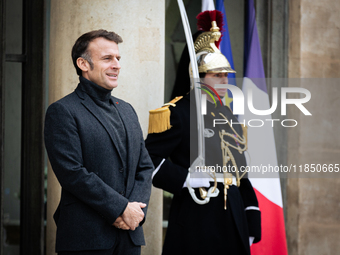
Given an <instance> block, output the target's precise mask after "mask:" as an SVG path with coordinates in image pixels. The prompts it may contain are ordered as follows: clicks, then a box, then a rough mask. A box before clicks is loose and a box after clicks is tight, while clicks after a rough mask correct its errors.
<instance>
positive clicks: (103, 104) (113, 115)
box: [79, 76, 127, 182]
mask: <svg viewBox="0 0 340 255" xmlns="http://www.w3.org/2000/svg"><path fill="white" fill-rule="evenodd" d="M79 80H80V88H81V90H83V91H84V92H85V93H86V94H88V95H89V96H90V97H91V98H92V100H93V101H94V102H95V103H96V105H98V107H99V109H100V110H101V111H102V112H103V113H104V115H105V117H106V120H107V122H109V123H110V124H111V125H112V126H113V130H114V132H115V137H117V141H118V144H116V146H117V147H118V149H119V153H120V155H121V156H122V159H123V165H124V169H127V167H126V163H127V151H126V148H127V139H126V130H125V127H124V124H123V121H122V119H121V116H120V115H119V113H118V110H117V108H116V105H115V104H114V101H113V99H112V97H111V91H112V90H108V89H105V88H103V87H100V86H99V85H97V84H95V83H94V82H92V81H89V80H87V79H86V78H84V77H82V76H80V77H79ZM124 179H125V182H126V180H127V172H126V171H124Z"/></svg>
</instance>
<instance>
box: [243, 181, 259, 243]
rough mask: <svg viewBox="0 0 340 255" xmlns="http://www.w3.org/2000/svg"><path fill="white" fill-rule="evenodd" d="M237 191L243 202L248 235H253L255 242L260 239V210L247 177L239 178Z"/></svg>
mask: <svg viewBox="0 0 340 255" xmlns="http://www.w3.org/2000/svg"><path fill="white" fill-rule="evenodd" d="M239 191H240V193H241V196H242V199H243V203H244V208H245V213H246V217H247V222H248V231H249V236H252V237H255V239H254V243H257V242H259V241H260V240H261V212H260V210H259V204H258V201H257V197H256V194H255V191H254V188H253V186H252V185H251V183H250V181H249V179H248V178H242V179H241V185H240V187H239Z"/></svg>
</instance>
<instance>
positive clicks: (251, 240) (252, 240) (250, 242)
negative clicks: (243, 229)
mask: <svg viewBox="0 0 340 255" xmlns="http://www.w3.org/2000/svg"><path fill="white" fill-rule="evenodd" d="M254 239H255V237H253V236H249V246H251V245H252V244H253V242H254Z"/></svg>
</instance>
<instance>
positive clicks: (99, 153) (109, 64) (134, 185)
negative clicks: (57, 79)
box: [44, 30, 153, 255]
mask: <svg viewBox="0 0 340 255" xmlns="http://www.w3.org/2000/svg"><path fill="white" fill-rule="evenodd" d="M121 42H122V39H121V37H120V36H119V35H117V34H115V33H114V32H108V31H105V30H97V31H91V32H89V33H86V34H84V35H82V36H81V37H79V38H78V40H77V41H76V43H75V44H74V46H73V49H72V59H73V64H74V66H75V68H76V70H77V74H78V75H79V80H80V83H79V84H78V87H77V88H76V90H75V91H74V92H73V93H71V94H69V95H67V96H66V97H64V98H62V99H60V100H59V101H57V102H55V103H53V104H52V105H50V107H49V108H48V110H47V113H46V120H45V131H44V134H45V146H46V150H47V153H48V157H49V160H50V162H51V165H52V168H53V171H54V173H55V174H56V176H57V178H58V180H59V182H60V184H61V187H62V193H61V200H60V203H59V206H58V208H57V210H56V212H55V214H54V219H55V222H56V225H57V236H56V251H57V252H58V254H64V255H65V254H110V255H111V254H128V255H133V254H140V250H141V245H144V244H145V241H144V234H143V229H142V224H143V223H144V220H145V215H146V209H147V204H148V202H149V198H150V193H151V174H152V171H153V164H152V161H151V160H150V157H149V155H148V152H147V151H146V149H145V145H144V140H143V135H142V131H141V128H140V125H139V122H138V118H137V115H136V113H135V111H134V109H133V108H132V106H131V105H130V104H128V103H126V102H124V101H123V100H120V99H118V98H115V97H113V96H111V91H112V89H114V88H115V87H117V85H118V75H119V71H120V64H119V59H120V55H119V49H118V43H121Z"/></svg>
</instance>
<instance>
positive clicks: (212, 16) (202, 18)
mask: <svg viewBox="0 0 340 255" xmlns="http://www.w3.org/2000/svg"><path fill="white" fill-rule="evenodd" d="M196 19H197V29H198V30H199V31H204V32H207V31H210V28H211V22H212V21H216V23H217V26H218V27H219V28H220V32H221V34H222V36H223V25H224V24H223V14H222V12H220V11H216V10H215V11H204V12H201V13H199V14H198V15H197V16H196ZM222 36H221V38H220V39H219V40H218V41H217V42H215V45H216V47H217V48H219V46H220V42H221V39H222Z"/></svg>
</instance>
